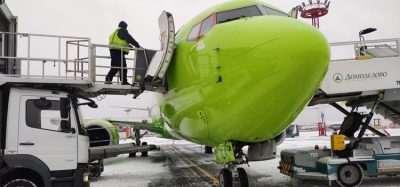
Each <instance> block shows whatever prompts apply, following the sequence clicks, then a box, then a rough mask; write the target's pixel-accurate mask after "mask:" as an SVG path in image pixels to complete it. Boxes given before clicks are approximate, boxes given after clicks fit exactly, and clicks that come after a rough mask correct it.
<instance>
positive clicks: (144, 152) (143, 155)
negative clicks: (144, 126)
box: [142, 142, 149, 157]
mask: <svg viewBox="0 0 400 187" xmlns="http://www.w3.org/2000/svg"><path fill="white" fill-rule="evenodd" d="M143 145H147V142H143V143H142V146H143ZM148 156H149V153H148V152H147V151H143V152H142V157H148Z"/></svg>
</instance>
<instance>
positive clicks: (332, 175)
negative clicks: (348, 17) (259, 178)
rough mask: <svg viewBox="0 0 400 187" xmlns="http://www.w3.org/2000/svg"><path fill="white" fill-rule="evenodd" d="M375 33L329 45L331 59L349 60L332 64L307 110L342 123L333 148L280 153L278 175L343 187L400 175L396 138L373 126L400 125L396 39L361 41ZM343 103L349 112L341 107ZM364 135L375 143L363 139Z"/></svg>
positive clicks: (399, 44)
mask: <svg viewBox="0 0 400 187" xmlns="http://www.w3.org/2000/svg"><path fill="white" fill-rule="evenodd" d="M375 30H376V29H374V28H368V29H365V30H362V31H360V33H359V35H360V41H351V42H338V43H332V44H331V51H332V53H333V54H335V53H336V54H342V55H344V54H346V55H347V56H339V57H334V58H332V59H331V63H330V65H329V68H328V72H327V74H326V77H325V79H324V80H323V82H322V84H321V87H320V89H319V90H318V91H317V93H316V94H315V96H314V97H313V99H311V101H310V103H309V105H310V106H313V105H317V104H330V105H331V106H333V107H334V108H336V109H338V110H339V111H340V112H342V113H343V114H344V115H345V116H346V118H345V119H344V121H343V122H342V124H341V125H340V126H339V127H340V129H339V133H337V134H333V135H332V136H331V148H324V149H319V146H316V147H315V148H302V149H291V150H283V151H281V161H280V162H279V167H278V168H279V169H280V172H281V173H282V174H284V175H287V176H290V177H292V178H297V179H301V180H323V181H329V184H333V183H337V184H338V185H340V186H345V187H353V186H360V185H361V184H362V181H363V179H364V178H365V177H378V176H382V175H386V176H396V175H400V136H389V134H388V133H386V132H385V133H382V132H380V131H379V130H377V129H375V128H374V125H371V120H372V117H373V116H374V115H375V114H380V115H382V116H384V117H385V118H387V119H390V120H391V121H393V122H394V123H400V105H399V101H400V84H399V83H398V80H400V73H399V71H398V68H399V67H400V39H399V38H395V39H380V40H364V38H363V37H362V35H364V34H367V33H370V32H373V31H375ZM338 52H340V53H338ZM344 52H346V53H344ZM343 102H345V103H346V106H347V107H349V108H351V110H350V111H349V110H348V109H347V108H345V107H344V106H342V105H340V104H339V103H343ZM361 107H365V108H366V109H367V110H369V113H365V111H362V110H361ZM367 130H369V131H370V132H372V133H373V134H375V135H378V136H379V137H366V136H365V135H366V132H367Z"/></svg>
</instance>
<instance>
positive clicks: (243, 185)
mask: <svg viewBox="0 0 400 187" xmlns="http://www.w3.org/2000/svg"><path fill="white" fill-rule="evenodd" d="M237 173H238V179H239V180H238V182H239V186H240V187H248V186H249V179H248V178H247V173H246V171H245V170H244V169H243V168H237Z"/></svg>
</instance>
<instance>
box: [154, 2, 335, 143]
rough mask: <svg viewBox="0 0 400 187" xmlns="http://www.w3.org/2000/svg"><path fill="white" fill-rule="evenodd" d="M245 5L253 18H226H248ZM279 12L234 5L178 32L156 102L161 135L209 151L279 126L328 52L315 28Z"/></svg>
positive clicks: (294, 112)
mask: <svg viewBox="0 0 400 187" xmlns="http://www.w3.org/2000/svg"><path fill="white" fill-rule="evenodd" d="M252 6H255V8H256V9H257V10H258V11H259V13H258V12H254V15H253V16H250V17H249V16H246V15H244V16H243V17H244V18H240V19H228V18H229V16H231V14H235V12H231V13H230V12H228V11H230V10H238V11H236V13H238V12H240V11H241V10H240V9H238V8H246V7H248V10H245V11H244V12H247V14H249V15H251V14H253V13H248V12H249V11H250V10H253V11H254V10H256V9H254V7H252ZM271 9H272V10H271ZM274 11H275V12H274ZM221 13H222V14H221ZM258 14H261V15H258ZM282 15H284V14H283V13H282V12H281V11H280V10H278V9H276V8H275V7H272V6H270V5H268V4H266V3H264V2H261V1H255V0H238V1H231V2H227V3H224V4H220V5H217V6H215V7H212V8H210V9H208V10H206V11H204V12H203V13H201V14H200V15H198V16H197V17H195V18H194V19H192V20H191V21H190V22H189V23H187V24H186V25H185V26H183V27H182V28H181V29H180V31H179V32H178V33H177V35H176V50H175V53H174V56H173V59H172V62H171V64H170V66H169V68H168V72H167V81H168V92H167V93H166V94H165V95H164V96H163V98H162V99H161V101H160V109H161V116H162V118H163V120H164V124H163V125H164V128H165V129H166V131H167V132H168V134H170V135H172V136H173V137H176V138H182V139H186V140H189V141H192V142H195V143H199V144H205V145H210V146H215V145H219V144H222V143H225V142H228V141H231V142H232V141H239V142H246V143H254V142H262V141H266V140H270V139H273V138H274V137H276V136H277V135H279V134H280V133H282V131H284V130H285V129H286V128H287V126H288V125H289V124H290V123H291V122H292V121H293V120H294V119H295V118H296V117H297V116H298V115H299V113H300V112H301V111H302V110H303V108H304V107H305V106H306V105H307V103H308V101H309V100H310V99H311V97H312V96H313V95H314V93H315V91H316V90H317V89H318V87H319V85H320V82H321V80H322V79H323V77H324V75H325V73H326V71H327V68H328V63H329V58H330V50H329V45H328V42H327V40H326V39H325V37H324V36H323V35H322V34H321V33H320V32H319V31H318V30H317V29H315V28H314V27H312V26H310V25H308V24H306V23H304V22H302V21H299V20H296V19H292V18H289V17H288V16H282ZM224 19H225V20H224ZM203 22H204V23H203ZM199 23H200V25H198V24H199ZM202 24H203V25H202ZM210 24H211V28H209V27H210ZM196 26H197V27H199V29H198V31H197V28H196ZM202 28H203V29H202Z"/></svg>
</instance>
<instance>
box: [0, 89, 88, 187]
mask: <svg viewBox="0 0 400 187" xmlns="http://www.w3.org/2000/svg"><path fill="white" fill-rule="evenodd" d="M78 99H83V100H87V101H88V102H84V103H80V102H79V100H78ZM81 105H88V106H91V107H96V104H95V103H94V102H93V100H91V99H89V98H86V97H82V96H79V95H74V94H69V93H67V92H65V91H61V90H57V89H34V88H29V87H14V86H6V85H3V86H1V87H0V111H1V112H0V148H1V152H0V176H1V177H0V185H1V186H89V167H88V166H89V164H88V159H89V152H88V150H89V137H88V136H87V135H86V132H85V130H84V129H83V126H82V124H83V123H82V121H81V120H82V116H81V115H80V113H81V112H80V110H79V106H81Z"/></svg>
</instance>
